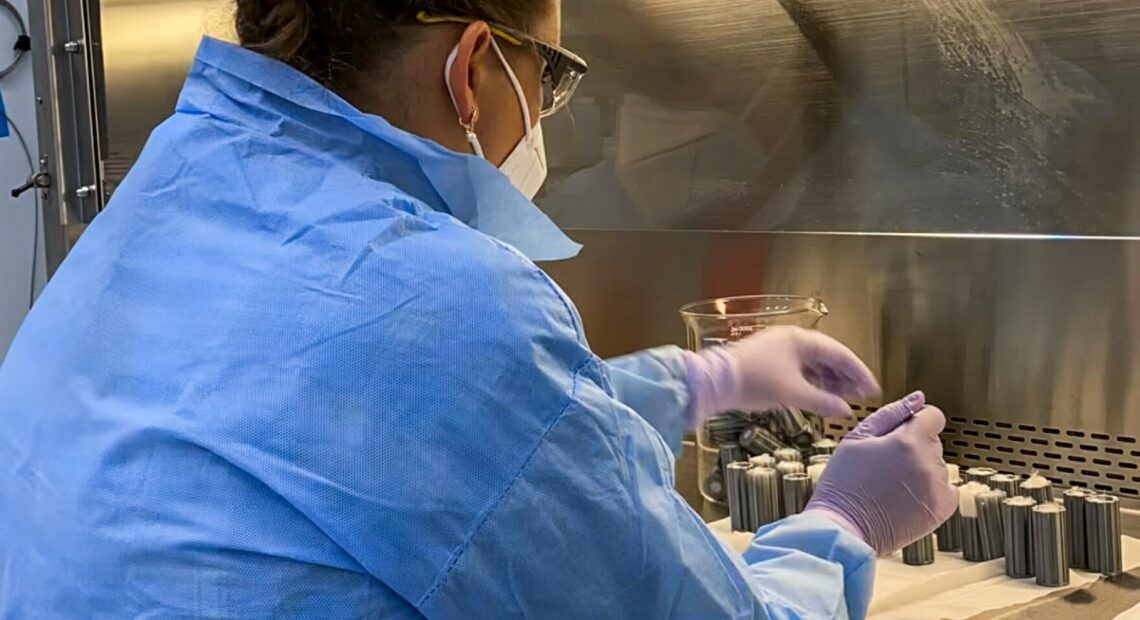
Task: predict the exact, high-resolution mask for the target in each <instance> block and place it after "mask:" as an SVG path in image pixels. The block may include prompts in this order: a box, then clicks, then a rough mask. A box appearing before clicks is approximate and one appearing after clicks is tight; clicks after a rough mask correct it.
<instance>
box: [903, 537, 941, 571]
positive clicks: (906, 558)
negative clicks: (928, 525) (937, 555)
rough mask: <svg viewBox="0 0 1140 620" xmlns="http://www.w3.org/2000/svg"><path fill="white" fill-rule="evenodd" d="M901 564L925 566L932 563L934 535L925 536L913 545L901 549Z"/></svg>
mask: <svg viewBox="0 0 1140 620" xmlns="http://www.w3.org/2000/svg"><path fill="white" fill-rule="evenodd" d="M902 554H903V563H904V564H906V565H907V566H926V565H928V564H933V563H934V535H932V534H927V535H926V536H923V537H922V538H920V539H918V540H917V541H915V542H914V543H913V544H910V545H907V546H905V547H903V551H902Z"/></svg>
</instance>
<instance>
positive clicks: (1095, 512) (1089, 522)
mask: <svg viewBox="0 0 1140 620" xmlns="http://www.w3.org/2000/svg"><path fill="white" fill-rule="evenodd" d="M1085 526H1086V528H1087V529H1086V530H1085V531H1086V532H1087V536H1086V542H1085V545H1086V549H1087V550H1088V566H1089V570H1094V571H1096V572H1098V573H1100V574H1102V575H1105V576H1107V577H1115V576H1116V575H1119V574H1120V573H1121V572H1123V570H1124V556H1123V547H1122V546H1121V540H1120V536H1121V534H1122V532H1121V529H1120V499H1119V498H1117V497H1114V496H1112V495H1093V496H1090V497H1088V498H1086V499H1085ZM1074 535H1075V534H1074Z"/></svg>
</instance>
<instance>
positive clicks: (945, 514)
mask: <svg viewBox="0 0 1140 620" xmlns="http://www.w3.org/2000/svg"><path fill="white" fill-rule="evenodd" d="M945 426H946V418H945V417H944V416H943V415H942V412H941V411H939V410H938V409H936V408H934V407H928V406H926V397H925V396H924V395H923V394H922V392H916V393H914V394H911V395H910V396H907V397H906V398H904V399H903V400H901V401H898V402H896V403H892V404H890V405H887V406H886V407H883V408H882V409H879V410H878V411H876V412H875V413H874V414H872V415H871V416H870V417H868V418H867V419H865V420H863V422H862V423H860V424H859V426H857V427H855V430H853V431H851V432H850V433H848V434H847V436H846V437H845V438H844V439H843V441H842V442H840V444H839V448H838V449H837V450H836V451H835V455H834V456H832V457H831V461H830V462H828V464H827V469H826V470H825V472H824V475H823V477H822V478H821V479H820V481H819V484H818V485H817V486H816V489H815V491H814V493H813V494H812V498H811V501H810V502H809V503H808V507H807V510H809V511H815V512H817V513H823V514H825V515H826V516H828V517H829V518H831V519H832V520H834V521H836V522H837V523H838V524H839V525H841V526H843V527H844V528H845V529H848V530H849V531H851V532H852V533H854V534H856V535H858V536H859V537H861V538H862V539H863V541H864V542H866V543H867V544H868V545H870V546H871V547H872V548H873V549H874V550H875V551H876V552H877V553H878V554H879V555H880V556H883V555H889V554H891V553H894V552H895V551H898V550H899V549H902V548H903V547H905V546H906V545H909V544H910V543H912V542H914V541H916V540H918V539H920V538H922V537H923V536H925V535H927V534H929V533H930V532H933V531H934V530H935V529H937V527H938V526H939V525H941V524H942V523H943V522H944V521H946V520H947V519H949V518H950V516H951V515H953V514H954V510H955V509H956V508H957V507H958V493H957V491H956V490H955V489H954V487H953V486H951V485H950V484H949V483H948V482H947V480H946V464H945V462H943V460H942V442H941V441H940V440H939V438H938V434H939V433H941V432H942V429H943V428H944V427H945Z"/></svg>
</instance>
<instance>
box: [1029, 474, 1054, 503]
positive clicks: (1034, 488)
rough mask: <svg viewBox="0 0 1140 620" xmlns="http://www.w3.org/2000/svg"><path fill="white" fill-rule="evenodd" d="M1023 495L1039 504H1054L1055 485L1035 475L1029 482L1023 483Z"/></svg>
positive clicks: (1039, 475)
mask: <svg viewBox="0 0 1140 620" xmlns="http://www.w3.org/2000/svg"><path fill="white" fill-rule="evenodd" d="M1021 494H1022V495H1028V496H1029V497H1032V498H1033V501H1035V502H1037V503H1038V504H1051V503H1053V483H1052V482H1049V481H1048V480H1046V479H1045V477H1044V476H1042V475H1041V474H1038V473H1034V474H1033V475H1032V476H1030V477H1029V480H1026V481H1025V482H1022V483H1021Z"/></svg>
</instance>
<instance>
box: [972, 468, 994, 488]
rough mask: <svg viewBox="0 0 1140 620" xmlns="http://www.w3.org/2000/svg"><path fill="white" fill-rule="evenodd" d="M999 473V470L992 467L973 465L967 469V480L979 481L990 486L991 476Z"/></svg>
mask: <svg viewBox="0 0 1140 620" xmlns="http://www.w3.org/2000/svg"><path fill="white" fill-rule="evenodd" d="M996 475H997V470H996V469H992V468H990V467H971V468H970V469H967V470H966V482H979V483H981V484H984V485H986V486H990V478H992V477H994V476H996Z"/></svg>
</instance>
